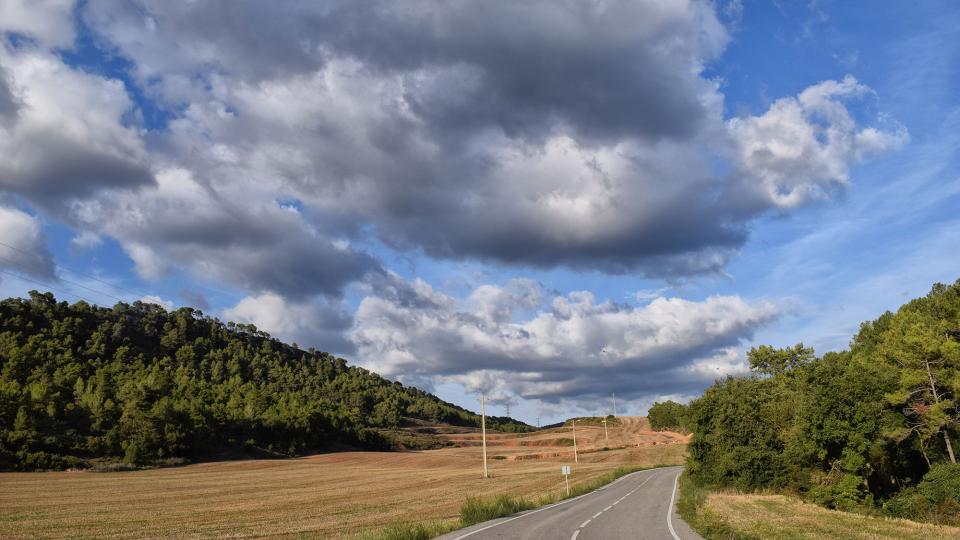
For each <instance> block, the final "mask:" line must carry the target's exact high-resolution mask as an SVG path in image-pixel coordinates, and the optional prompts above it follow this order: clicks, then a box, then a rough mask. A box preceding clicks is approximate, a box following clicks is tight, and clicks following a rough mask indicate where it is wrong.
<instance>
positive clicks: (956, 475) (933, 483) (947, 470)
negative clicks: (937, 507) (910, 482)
mask: <svg viewBox="0 0 960 540" xmlns="http://www.w3.org/2000/svg"><path fill="white" fill-rule="evenodd" d="M917 488H918V489H919V490H920V493H922V494H923V496H924V497H926V498H927V499H928V500H929V501H931V502H933V503H937V504H940V503H944V502H949V501H953V502H960V465H957V464H951V463H942V464H938V465H934V466H933V467H930V471H929V472H928V473H927V474H925V475H923V480H922V481H921V482H920V485H918V486H917Z"/></svg>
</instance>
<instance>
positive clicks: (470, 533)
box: [453, 467, 680, 540]
mask: <svg viewBox="0 0 960 540" xmlns="http://www.w3.org/2000/svg"><path fill="white" fill-rule="evenodd" d="M665 468H666V467H657V468H655V469H644V470H642V471H637V472H635V473H630V474H628V475H626V476H621V477H620V478H617V479H616V480H615V481H613V482H612V483H610V484H607V486H611V485H613V484H616V483H617V482H619V481H621V480H623V479H625V478H627V477H628V476H633V475H635V474H641V473H645V472H659V471H660V470H662V469H665ZM654 476H656V475H655V474H652V475H650V478H653V477H654ZM650 478H647V479H646V480H644V481H643V484H646V483H647V482H648V481H650ZM643 484H640V485H639V486H637V489H640V488H641V487H643ZM597 491H600V490H594V491H591V492H590V493H584V494H583V495H578V496H576V497H574V498H572V499H567V500H565V501H560V502H558V503H554V504H551V505H549V506H544V507H543V508H538V509H536V510H534V511H532V512H527V513H525V514H520V515H519V516H514V517H512V518H510V519H505V520H503V521H498V522H497V523H494V524H492V525H487V526H486V527H483V528H482V529H477V530H475V531H470V532H468V533H467V534H462V535H460V536H457V537H455V538H454V539H453V540H463V539H464V538H467V537H468V536H473V535H475V534H477V533H478V532H483V531H485V530H487V529H492V528H494V527H496V526H498V525H503V524H504V523H510V522H511V521H513V520H515V519H520V518H522V517H527V516H532V515H533V514H536V513H538V512H543V511H544V510H549V509H551V508H556V507H558V506H562V505H564V504H568V503H572V502H573V501H576V500H577V499H582V498H583V497H587V496H589V495H591V494H593V493H596V492H597ZM634 491H636V490H634ZM677 540H680V539H679V538H678V539H677Z"/></svg>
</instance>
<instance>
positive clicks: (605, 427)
mask: <svg viewBox="0 0 960 540" xmlns="http://www.w3.org/2000/svg"><path fill="white" fill-rule="evenodd" d="M603 438H604V439H606V441H607V445H608V446H609V444H610V435H608V434H607V419H606V418H604V419H603Z"/></svg>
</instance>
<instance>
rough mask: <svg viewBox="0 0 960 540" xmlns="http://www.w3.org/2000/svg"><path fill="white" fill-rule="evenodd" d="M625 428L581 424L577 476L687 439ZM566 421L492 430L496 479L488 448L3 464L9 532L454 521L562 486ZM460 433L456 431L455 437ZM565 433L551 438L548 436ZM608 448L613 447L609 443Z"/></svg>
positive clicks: (5, 534) (343, 533) (673, 456)
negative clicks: (107, 465) (467, 505)
mask: <svg viewBox="0 0 960 540" xmlns="http://www.w3.org/2000/svg"><path fill="white" fill-rule="evenodd" d="M623 421H624V426H623V427H622V428H611V429H610V440H609V442H607V441H606V440H604V439H603V428H602V427H582V428H581V427H578V428H577V440H578V443H579V447H580V449H581V451H583V452H585V453H583V454H582V455H581V459H580V463H579V465H576V466H574V473H573V475H572V476H571V480H572V481H574V482H583V481H588V480H590V479H593V478H596V477H598V476H600V475H602V474H604V473H606V472H609V471H611V470H613V469H615V468H617V467H619V466H622V465H639V466H651V465H656V464H677V463H681V462H682V460H683V456H684V453H685V450H686V444H684V443H685V442H686V438H684V437H682V436H679V435H676V434H670V433H654V432H651V431H650V430H649V425H648V424H647V422H646V419H644V418H636V417H634V418H631V417H623ZM569 431H570V430H569V429H568V428H557V429H554V430H546V431H542V432H538V433H535V434H530V435H525V436H524V435H496V434H494V435H493V436H492V439H493V441H492V444H491V445H490V447H489V455H490V456H500V457H501V458H502V459H491V460H490V462H489V463H490V470H491V474H492V475H493V478H491V479H487V480H483V479H482V478H481V470H482V466H481V459H480V448H479V447H478V446H472V443H471V441H470V436H466V437H464V436H463V434H459V435H457V436H456V437H457V440H458V441H459V442H458V444H459V443H462V444H464V446H460V447H455V448H445V449H442V450H429V451H422V452H343V453H334V454H323V455H317V456H311V457H306V458H300V459H289V460H256V461H232V462H217V463H204V464H196V465H189V466H185V467H178V468H170V469H155V470H146V471H136V472H118V473H94V472H50V473H3V474H0V537H2V538H71V539H72V538H156V537H178V538H209V537H261V536H279V537H303V538H314V537H320V538H350V537H355V536H357V535H359V534H364V533H368V532H371V531H375V530H377V529H379V528H381V527H383V526H385V525H388V524H390V523H396V522H400V521H436V520H453V519H454V518H456V516H457V515H458V510H459V507H460V504H461V503H462V502H463V500H464V499H465V498H466V497H467V496H468V495H495V494H499V493H507V492H508V493H513V494H517V495H524V496H530V497H537V496H540V495H543V494H545V493H547V492H550V491H553V492H559V491H560V490H561V489H562V487H563V477H562V476H561V475H560V470H559V469H560V467H559V465H560V464H566V463H571V461H572V459H570V457H569V456H571V455H572V448H570V447H568V446H566V442H565V441H564V439H565V438H568V437H569V436H570V433H569ZM453 438H454V436H451V439H453ZM552 442H553V443H556V445H552V444H551V443H552ZM604 446H608V447H610V448H611V450H607V451H603V450H602V447H604Z"/></svg>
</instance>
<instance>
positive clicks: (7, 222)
mask: <svg viewBox="0 0 960 540" xmlns="http://www.w3.org/2000/svg"><path fill="white" fill-rule="evenodd" d="M0 267H5V268H7V269H10V270H15V271H17V272H20V273H23V274H27V275H32V276H37V277H41V278H46V279H51V278H54V277H55V274H54V271H55V265H54V262H53V256H52V255H51V254H50V251H49V249H48V248H47V239H46V237H45V236H44V234H43V231H42V228H41V225H40V222H39V221H38V220H37V218H35V217H33V216H31V215H30V214H27V213H26V212H23V211H21V210H18V209H16V208H11V207H6V206H0Z"/></svg>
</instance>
